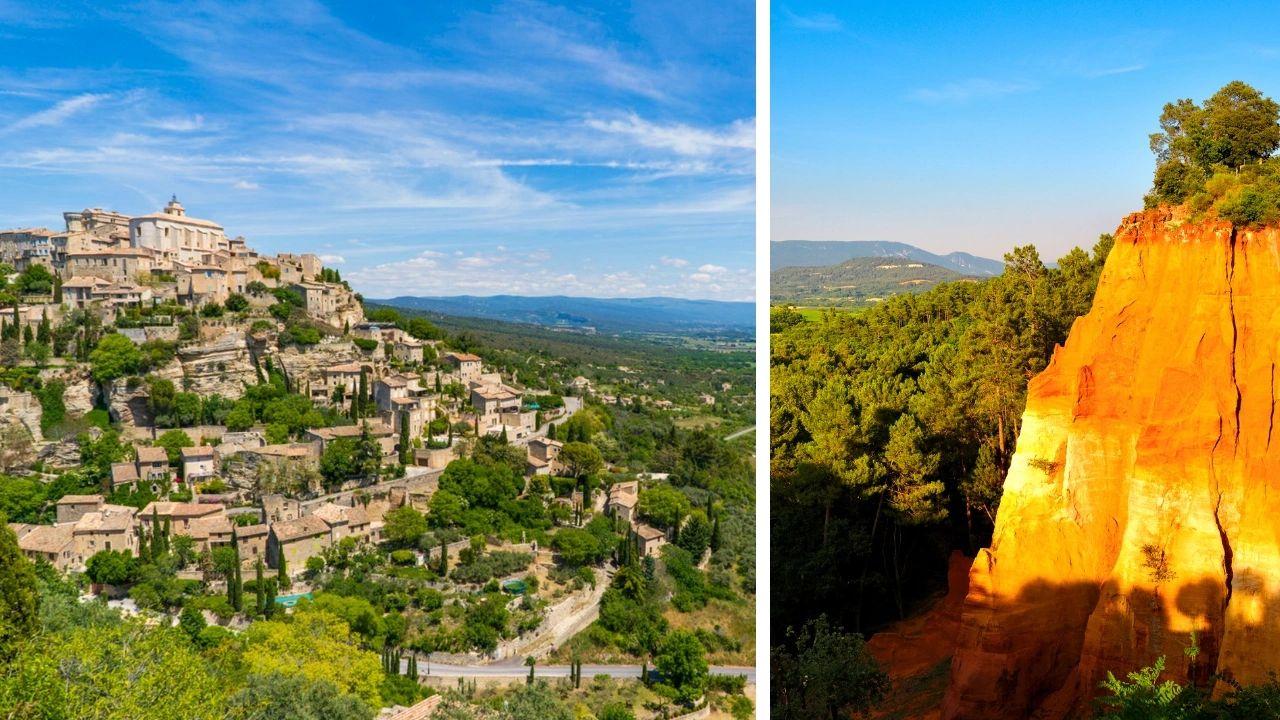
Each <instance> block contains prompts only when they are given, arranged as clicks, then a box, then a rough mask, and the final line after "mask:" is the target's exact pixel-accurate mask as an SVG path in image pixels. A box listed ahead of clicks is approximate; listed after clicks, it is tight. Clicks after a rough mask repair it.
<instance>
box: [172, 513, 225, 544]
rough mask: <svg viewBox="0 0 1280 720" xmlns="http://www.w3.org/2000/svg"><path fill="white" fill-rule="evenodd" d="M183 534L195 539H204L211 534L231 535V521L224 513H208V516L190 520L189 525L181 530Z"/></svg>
mask: <svg viewBox="0 0 1280 720" xmlns="http://www.w3.org/2000/svg"><path fill="white" fill-rule="evenodd" d="M182 534H184V535H190V536H191V537H192V538H194V539H196V540H205V539H207V538H209V537H210V536H211V535H228V536H230V535H231V521H230V520H228V519H227V516H226V515H210V516H208V517H202V518H196V519H195V520H193V521H192V522H191V527H190V528H189V529H188V530H186V531H182Z"/></svg>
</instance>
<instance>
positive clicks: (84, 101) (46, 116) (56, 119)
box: [5, 93, 111, 132]
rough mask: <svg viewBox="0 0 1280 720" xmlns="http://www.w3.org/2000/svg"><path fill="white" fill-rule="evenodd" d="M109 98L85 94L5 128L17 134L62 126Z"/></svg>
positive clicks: (104, 95)
mask: <svg viewBox="0 0 1280 720" xmlns="http://www.w3.org/2000/svg"><path fill="white" fill-rule="evenodd" d="M109 97H111V96H110V95H106V94H99V93H84V94H83V95H77V96H75V97H73V98H68V99H66V100H63V101H61V102H59V103H57V104H56V105H54V106H53V107H51V108H49V109H47V110H41V111H40V112H38V113H33V114H31V115H28V116H26V117H24V118H22V119H21V120H19V121H17V122H15V123H13V124H12V125H10V126H9V127H7V128H5V132H17V131H19V130H27V129H29V128H34V127H43V126H47V125H61V124H62V123H63V122H65V121H66V120H67V119H69V118H70V117H71V116H73V115H75V114H77V113H80V112H83V111H85V110H88V109H89V108H91V107H93V106H94V105H97V104H98V103H100V102H102V101H103V100H106V99H107V98H109Z"/></svg>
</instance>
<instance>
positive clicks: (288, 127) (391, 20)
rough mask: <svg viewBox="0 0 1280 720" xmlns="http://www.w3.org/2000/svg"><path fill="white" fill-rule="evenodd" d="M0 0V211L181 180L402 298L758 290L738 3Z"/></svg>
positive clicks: (244, 227)
mask: <svg viewBox="0 0 1280 720" xmlns="http://www.w3.org/2000/svg"><path fill="white" fill-rule="evenodd" d="M379 5H380V6H381V7H379V8H378V9H377V10H370V9H369V7H370V4H368V3H356V2H351V3H340V4H324V3H319V2H309V1H307V0H281V1H274V2H269V3H258V2H244V3H232V2H195V3H182V4H176V3H174V4H158V3H147V2H142V3H126V4H117V3H98V4H84V5H80V4H76V3H59V4H58V5H57V6H56V7H51V6H49V4H47V3H37V2H13V1H12V0H0V43H2V44H3V46H4V48H5V51H4V55H5V59H4V60H3V61H0V227H12V226H32V225H37V226H50V227H59V226H60V223H61V213H62V212H63V211H65V210H78V209H81V208H84V207H95V206H98V207H105V208H112V209H116V210H119V211H121V212H125V213H129V214H143V213H147V212H154V211H156V210H158V209H159V208H160V207H161V206H162V204H163V203H164V202H165V201H166V200H167V199H168V198H169V195H170V194H173V193H176V194H177V195H178V198H179V199H180V200H181V201H182V202H183V204H184V205H185V206H186V208H187V212H188V213H189V214H191V215H193V216H197V217H203V218H208V219H212V220H216V221H218V222H220V223H222V224H223V226H224V227H226V229H227V232H228V233H229V234H231V235H243V236H245V238H246V239H248V241H249V242H250V244H251V245H252V246H254V247H256V248H258V249H259V250H260V251H264V252H270V253H274V252H279V251H291V252H300V251H312V252H316V253H318V254H321V255H324V256H326V258H327V262H328V263H329V264H330V265H332V266H333V267H336V268H338V269H339V270H340V271H341V272H342V274H343V277H345V278H347V279H349V280H351V281H352V283H353V285H355V287H356V289H357V290H360V291H362V292H364V293H365V294H366V295H368V296H370V297H386V296H391V295H396V294H416V295H454V294H476V295H492V294H504V293H509V294H526V295H545V294H570V295H588V296H597V297H609V296H649V295H668V296H680V297H698V298H714V299H732V300H750V299H751V298H752V297H753V295H754V244H755V243H754V227H755V225H754V213H755V204H754V176H753V173H754V144H755V143H754V133H755V120H754V113H755V77H754V64H755V57H754V55H755V40H754V22H755V21H754V3H753V2H742V1H737V0H735V1H734V2H717V1H715V0H705V1H699V2H687V1H683V2H675V1H668V0H637V2H635V3H634V4H628V3H625V2H599V3H577V2H575V3H565V4H553V3H547V2H537V1H533V0H530V1H527V2H525V1H516V2H451V3H445V2H433V3H382V4H379Z"/></svg>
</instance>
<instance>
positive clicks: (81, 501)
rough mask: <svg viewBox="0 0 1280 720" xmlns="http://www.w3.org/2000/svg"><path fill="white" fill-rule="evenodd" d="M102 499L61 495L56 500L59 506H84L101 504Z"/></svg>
mask: <svg viewBox="0 0 1280 720" xmlns="http://www.w3.org/2000/svg"><path fill="white" fill-rule="evenodd" d="M102 500H103V497H102V496H101V495H63V496H62V497H61V498H59V499H58V504H59V505H85V504H87V503H101V502H102Z"/></svg>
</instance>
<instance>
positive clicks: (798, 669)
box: [769, 616, 889, 720]
mask: <svg viewBox="0 0 1280 720" xmlns="http://www.w3.org/2000/svg"><path fill="white" fill-rule="evenodd" d="M787 641H788V645H789V646H790V648H788V647H787V646H786V645H779V646H776V647H774V648H773V650H772V653H771V658H770V663H769V666H770V668H771V683H772V685H773V689H772V692H771V696H772V702H773V710H772V712H771V717H775V718H780V720H804V719H807V718H827V719H829V720H837V719H838V718H839V717H841V715H842V714H843V713H848V712H853V713H856V714H863V713H866V712H867V711H869V710H870V709H872V708H873V707H875V706H876V705H877V704H878V703H879V702H880V701H881V700H883V699H884V696H885V694H886V693H887V692H888V690H889V676H888V675H886V674H885V672H884V671H883V670H881V669H880V667H879V666H878V665H877V664H876V661H875V659H874V658H872V657H871V654H870V653H869V652H868V651H867V647H866V644H865V643H864V642H863V641H862V636H861V635H857V634H853V633H845V632H843V631H842V630H840V629H839V628H833V627H831V626H830V625H829V624H828V623H827V618H826V616H821V617H819V618H818V619H816V620H812V621H809V622H807V623H805V625H804V626H803V627H802V628H800V630H799V631H793V630H789V631H788V632H787Z"/></svg>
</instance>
